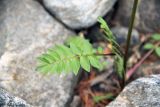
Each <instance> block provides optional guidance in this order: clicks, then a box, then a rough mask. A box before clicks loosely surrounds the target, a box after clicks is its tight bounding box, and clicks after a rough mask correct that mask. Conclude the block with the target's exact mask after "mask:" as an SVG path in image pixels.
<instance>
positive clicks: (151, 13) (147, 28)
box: [116, 0, 160, 32]
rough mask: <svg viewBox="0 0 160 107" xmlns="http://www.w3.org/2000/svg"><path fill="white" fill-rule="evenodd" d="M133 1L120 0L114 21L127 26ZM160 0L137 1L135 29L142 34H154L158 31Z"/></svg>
mask: <svg viewBox="0 0 160 107" xmlns="http://www.w3.org/2000/svg"><path fill="white" fill-rule="evenodd" d="M133 2H134V0H120V1H119V10H118V14H117V16H116V19H117V20H119V22H120V23H121V24H122V25H125V26H128V25H129V18H130V15H131V11H132V7H133ZM159 19H160V0H139V6H138V10H137V14H136V24H135V26H136V28H138V29H139V30H140V31H142V32H155V31H158V30H159V29H160V21H159Z"/></svg>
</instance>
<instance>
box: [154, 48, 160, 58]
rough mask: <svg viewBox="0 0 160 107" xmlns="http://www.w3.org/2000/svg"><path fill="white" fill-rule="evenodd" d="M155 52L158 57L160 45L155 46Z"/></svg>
mask: <svg viewBox="0 0 160 107" xmlns="http://www.w3.org/2000/svg"><path fill="white" fill-rule="evenodd" d="M155 52H156V54H157V55H158V56H159V57H160V47H157V48H156V49H155Z"/></svg>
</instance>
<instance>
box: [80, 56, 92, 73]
mask: <svg viewBox="0 0 160 107" xmlns="http://www.w3.org/2000/svg"><path fill="white" fill-rule="evenodd" d="M80 64H81V66H82V68H83V69H84V70H86V71H88V72H90V63H89V60H88V58H87V57H85V56H81V57H80Z"/></svg>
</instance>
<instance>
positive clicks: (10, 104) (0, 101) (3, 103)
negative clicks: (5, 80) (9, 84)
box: [0, 89, 31, 107]
mask: <svg viewBox="0 0 160 107" xmlns="http://www.w3.org/2000/svg"><path fill="white" fill-rule="evenodd" d="M0 107H31V105H29V104H27V103H26V102H25V101H24V100H22V99H20V98H18V97H14V96H12V95H10V94H9V93H8V92H6V91H4V90H3V89H0Z"/></svg>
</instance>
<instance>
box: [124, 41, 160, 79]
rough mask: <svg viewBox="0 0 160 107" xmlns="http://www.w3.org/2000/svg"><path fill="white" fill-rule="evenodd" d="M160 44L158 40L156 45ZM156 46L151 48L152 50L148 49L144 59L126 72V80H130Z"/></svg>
mask: <svg viewBox="0 0 160 107" xmlns="http://www.w3.org/2000/svg"><path fill="white" fill-rule="evenodd" d="M159 45H160V42H158V43H157V44H156V45H155V47H156V46H159ZM154 50H155V48H154V49H151V50H150V51H148V52H147V53H146V54H145V55H143V57H142V59H141V60H140V61H139V62H138V63H137V64H135V65H134V66H133V67H132V68H131V69H129V70H128V71H127V73H126V80H128V79H129V78H130V77H131V76H132V75H133V73H134V72H135V71H136V70H137V69H138V68H139V66H140V65H141V64H142V63H143V62H144V61H145V60H146V59H147V58H148V57H149V56H150V55H151V54H152V53H153V52H154Z"/></svg>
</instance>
